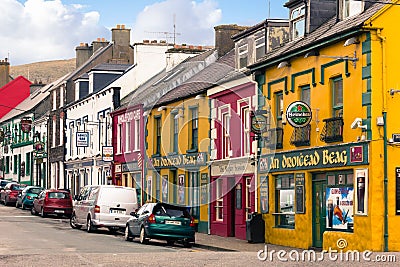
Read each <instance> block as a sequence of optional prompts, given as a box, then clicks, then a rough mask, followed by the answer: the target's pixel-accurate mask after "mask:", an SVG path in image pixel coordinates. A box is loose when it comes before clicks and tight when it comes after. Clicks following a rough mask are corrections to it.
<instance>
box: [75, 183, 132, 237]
mask: <svg viewBox="0 0 400 267" xmlns="http://www.w3.org/2000/svg"><path fill="white" fill-rule="evenodd" d="M73 206H74V207H73V211H72V216H71V219H70V225H71V227H72V228H74V229H80V228H81V227H82V226H83V225H85V226H86V230H87V232H93V231H95V230H96V229H97V228H99V227H107V228H108V229H110V231H115V230H118V229H119V228H125V225H126V222H127V221H128V219H129V218H130V215H129V214H130V213H131V212H133V211H135V210H136V209H137V208H138V201H137V193H136V189H135V188H131V187H123V186H115V185H87V186H85V187H83V188H82V189H81V191H80V193H79V195H77V196H76V197H75V201H74V205H73Z"/></svg>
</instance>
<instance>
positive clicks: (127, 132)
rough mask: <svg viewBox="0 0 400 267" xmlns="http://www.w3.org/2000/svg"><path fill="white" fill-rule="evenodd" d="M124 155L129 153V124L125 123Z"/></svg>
mask: <svg viewBox="0 0 400 267" xmlns="http://www.w3.org/2000/svg"><path fill="white" fill-rule="evenodd" d="M124 140H125V153H128V152H130V151H131V122H130V121H127V122H126V123H125V139H124Z"/></svg>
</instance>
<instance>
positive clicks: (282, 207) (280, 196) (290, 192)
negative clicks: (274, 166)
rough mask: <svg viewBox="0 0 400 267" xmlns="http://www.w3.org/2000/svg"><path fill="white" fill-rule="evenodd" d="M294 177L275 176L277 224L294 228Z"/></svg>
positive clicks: (291, 175)
mask: <svg viewBox="0 0 400 267" xmlns="http://www.w3.org/2000/svg"><path fill="white" fill-rule="evenodd" d="M294 194H295V190H294V177H293V174H290V175H279V176H277V177H276V178H275V213H274V215H275V225H276V226H277V227H284V228H294V227H295V216H294V199H295V195H294Z"/></svg>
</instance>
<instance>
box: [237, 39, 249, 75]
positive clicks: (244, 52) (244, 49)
mask: <svg viewBox="0 0 400 267" xmlns="http://www.w3.org/2000/svg"><path fill="white" fill-rule="evenodd" d="M238 54H239V69H242V68H245V67H247V58H248V45H247V44H245V45H242V46H240V47H239V53H238Z"/></svg>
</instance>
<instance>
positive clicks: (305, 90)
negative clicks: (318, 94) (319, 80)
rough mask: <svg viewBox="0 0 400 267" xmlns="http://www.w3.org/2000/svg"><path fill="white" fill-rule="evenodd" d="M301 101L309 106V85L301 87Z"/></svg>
mask: <svg viewBox="0 0 400 267" xmlns="http://www.w3.org/2000/svg"><path fill="white" fill-rule="evenodd" d="M301 101H303V102H304V103H306V104H307V105H308V106H310V107H311V91H310V86H309V85H306V86H302V87H301Z"/></svg>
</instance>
